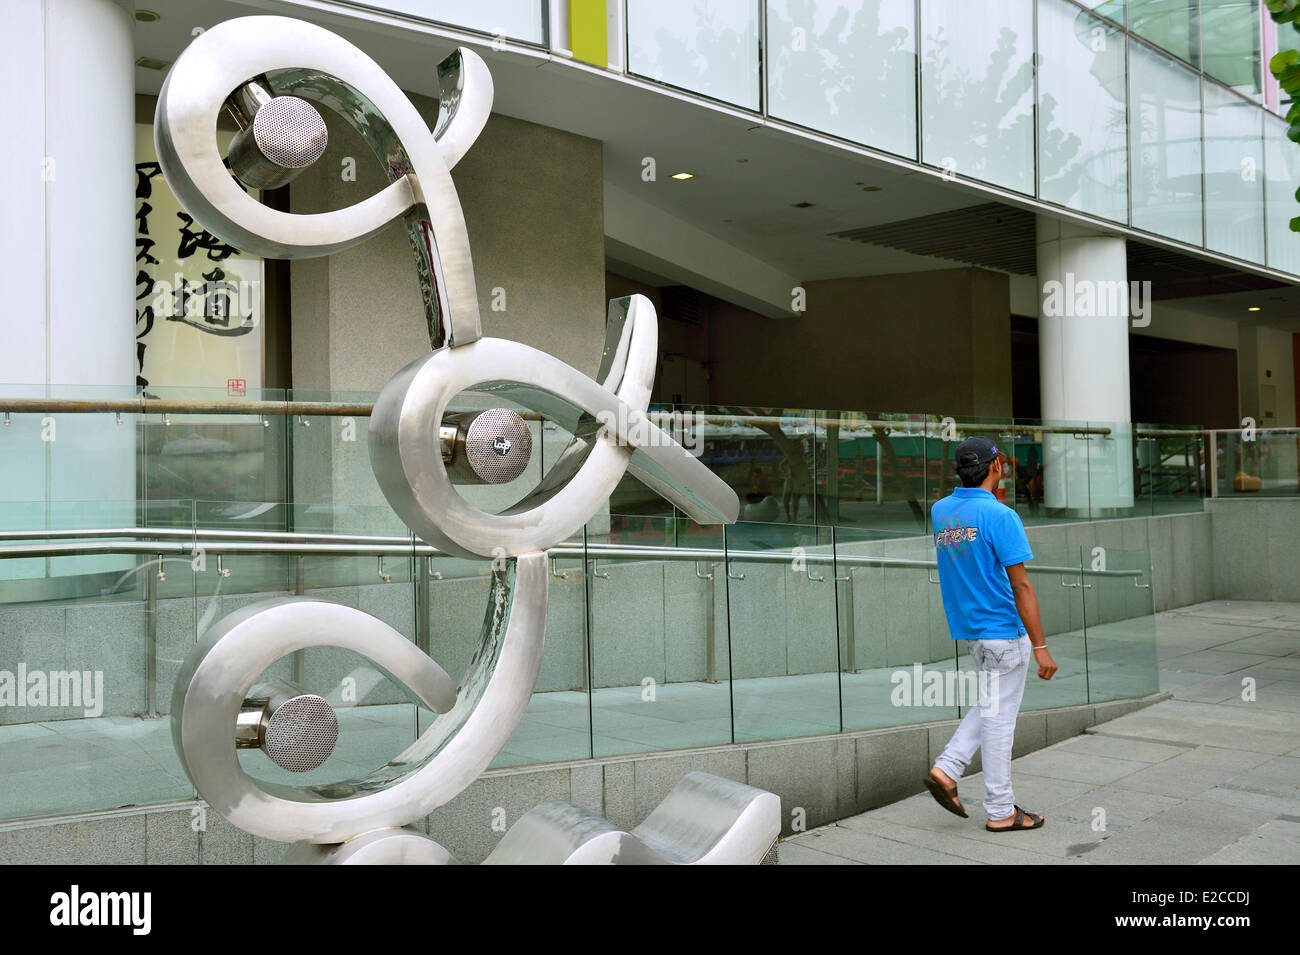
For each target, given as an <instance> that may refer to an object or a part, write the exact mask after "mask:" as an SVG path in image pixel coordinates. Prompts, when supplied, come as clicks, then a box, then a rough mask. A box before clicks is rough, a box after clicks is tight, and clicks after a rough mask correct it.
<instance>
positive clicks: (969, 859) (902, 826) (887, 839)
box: [835, 823, 1046, 865]
mask: <svg viewBox="0 0 1300 955" xmlns="http://www.w3.org/2000/svg"><path fill="white" fill-rule="evenodd" d="M890 825H895V826H897V827H898V828H900V829H909V830H911V831H912V832H932V831H933V830H931V829H917V828H916V827H915V826H909V825H906V824H905V823H891V824H890ZM835 827H836V828H837V829H843V830H844V831H846V832H851V833H853V834H854V835H857V836H866V837H868V838H871V839H880V840H882V841H884V842H892V843H894V844H895V845H900V846H907V847H909V848H911V849H924V850H925V851H926V852H935V853H938V854H939V855H944V856H952V857H953V858H954V859H965V860H966V861H967V862H974V863H977V864H978V865H990V864H991V863H988V862H985V861H984V860H983V859H977V858H975V857H974V856H968V855H962V854H961V853H959V852H945V851H944V850H943V849H932V848H930V847H929V846H923V845H921V844H920V843H919V842H908V841H906V840H904V839H894V838H892V837H890V836H887V835H884V834H883V833H879V832H863V831H862V830H861V829H850V828H849V827H848V826H841V825H840V824H839V823H835ZM951 835H954V836H959V837H960V838H965V837H964V836H960V834H958V833H951ZM966 841H967V842H969V843H971V844H972V845H988V843H986V842H980V841H979V840H976V839H966ZM1010 848H1018V847H1015V846H1012V847H1010ZM1045 854H1046V853H1042V852H1040V853H1038V855H1045ZM844 858H848V857H847V856H845V857H844Z"/></svg>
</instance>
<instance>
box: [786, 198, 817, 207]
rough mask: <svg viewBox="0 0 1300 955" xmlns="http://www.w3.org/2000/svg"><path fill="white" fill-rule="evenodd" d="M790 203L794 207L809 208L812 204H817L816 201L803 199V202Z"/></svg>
mask: <svg viewBox="0 0 1300 955" xmlns="http://www.w3.org/2000/svg"><path fill="white" fill-rule="evenodd" d="M790 205H791V207H792V208H795V209H811V208H812V207H813V206H815V205H817V203H815V202H808V201H806V200H805V201H804V202H792V203H790Z"/></svg>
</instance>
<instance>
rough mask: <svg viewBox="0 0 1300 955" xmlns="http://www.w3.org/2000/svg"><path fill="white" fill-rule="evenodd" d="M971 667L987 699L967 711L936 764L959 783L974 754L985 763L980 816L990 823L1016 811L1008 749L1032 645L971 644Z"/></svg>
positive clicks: (1020, 641)
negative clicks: (984, 683)
mask: <svg viewBox="0 0 1300 955" xmlns="http://www.w3.org/2000/svg"><path fill="white" fill-rule="evenodd" d="M968 642H969V644H970V655H971V659H972V660H974V661H975V665H976V666H977V667H979V669H980V670H982V671H984V672H985V673H987V677H985V676H981V678H980V679H981V681H983V680H985V679H987V680H988V683H987V686H988V688H989V693H990V697H991V698H990V699H989V700H988V701H987V704H988V705H986V706H973V707H971V708H970V710H968V711H967V713H966V716H965V717H964V718H963V719H962V721H961V724H960V725H959V726H958V727H957V732H956V733H954V734H953V736H952V739H951V740H949V741H948V745H947V746H946V747H945V748H944V751H943V753H942V754H941V755H940V756H939V758H938V759H936V760H935V761H934V764H935V766H937V767H939V769H941V770H943V771H944V772H945V773H947V774H948V776H949V777H950V778H952V779H953V780H958V779H961V775H962V773H964V772H965V771H966V767H967V766H969V765H970V761H971V760H972V759H973V758H974V757H975V751H976V750H977V749H978V750H980V751H981V753H982V757H981V758H982V760H983V763H984V811H985V812H986V813H988V817H989V818H990V819H1005V818H1006V817H1007V816H1010V815H1011V814H1012V813H1013V812H1015V796H1014V795H1013V794H1012V792H1011V744H1012V743H1013V742H1014V741H1015V737H1016V714H1017V713H1018V712H1019V711H1020V699H1021V697H1023V696H1024V695H1025V677H1026V676H1027V675H1028V673H1029V661H1030V659H1031V658H1032V657H1033V652H1034V651H1033V646H1032V644H1031V643H1030V642H1029V638H1028V637H1021V638H1020V639H1018V640H970V641H968Z"/></svg>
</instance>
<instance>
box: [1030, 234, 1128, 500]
mask: <svg viewBox="0 0 1300 955" xmlns="http://www.w3.org/2000/svg"><path fill="white" fill-rule="evenodd" d="M1038 284H1039V295H1040V298H1039V310H1038V360H1039V367H1040V371H1041V378H1042V415H1043V420H1044V422H1046V423H1052V424H1056V423H1066V424H1087V425H1090V426H1105V427H1109V428H1111V434H1110V435H1109V436H1107V437H1104V438H1103V437H1095V436H1094V437H1092V438H1087V439H1085V438H1082V437H1075V436H1072V435H1045V436H1044V439H1043V467H1044V502H1045V503H1046V505H1047V506H1048V507H1052V508H1068V509H1071V510H1084V509H1090V510H1091V512H1092V513H1094V514H1095V513H1097V512H1098V511H1101V512H1105V511H1107V510H1112V509H1118V508H1126V507H1132V506H1133V436H1132V424H1131V423H1130V409H1129V368H1128V325H1129V299H1130V294H1129V283H1128V265H1127V261H1126V259H1125V252H1124V239H1123V238H1122V237H1120V236H1115V235H1110V234H1107V233H1106V232H1104V231H1103V230H1101V229H1098V228H1095V227H1092V226H1078V225H1074V224H1071V223H1067V222H1060V221H1057V220H1055V219H1052V218H1050V217H1048V216H1039V217H1038Z"/></svg>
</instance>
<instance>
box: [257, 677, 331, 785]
mask: <svg viewBox="0 0 1300 955" xmlns="http://www.w3.org/2000/svg"><path fill="white" fill-rule="evenodd" d="M338 741H339V719H338V717H337V716H335V715H334V710H333V708H332V707H331V706H330V705H329V704H328V703H326V702H325V700H324V698H323V697H319V696H317V695H316V694H314V693H303V694H301V695H300V696H294V697H290V698H289V699H288V700H285V701H284V702H283V703H281V704H280V705H279V706H278V707H276V708H275V710H274V712H272V713H271V718H270V719H269V720H268V721H267V724H266V736H265V742H264V743H263V748H264V749H265V750H266V755H268V756H270V757H271V760H272V761H273V762H274V763H275V764H276V765H277V766H279V767H280V768H281V769H287V770H289V772H291V773H305V772H307V770H309V769H315V768H316V767H317V766H319V765H320V764H321V763H323V762H325V760H327V759H329V756H330V753H332V752H334V744H335V743H337V742H338Z"/></svg>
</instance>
